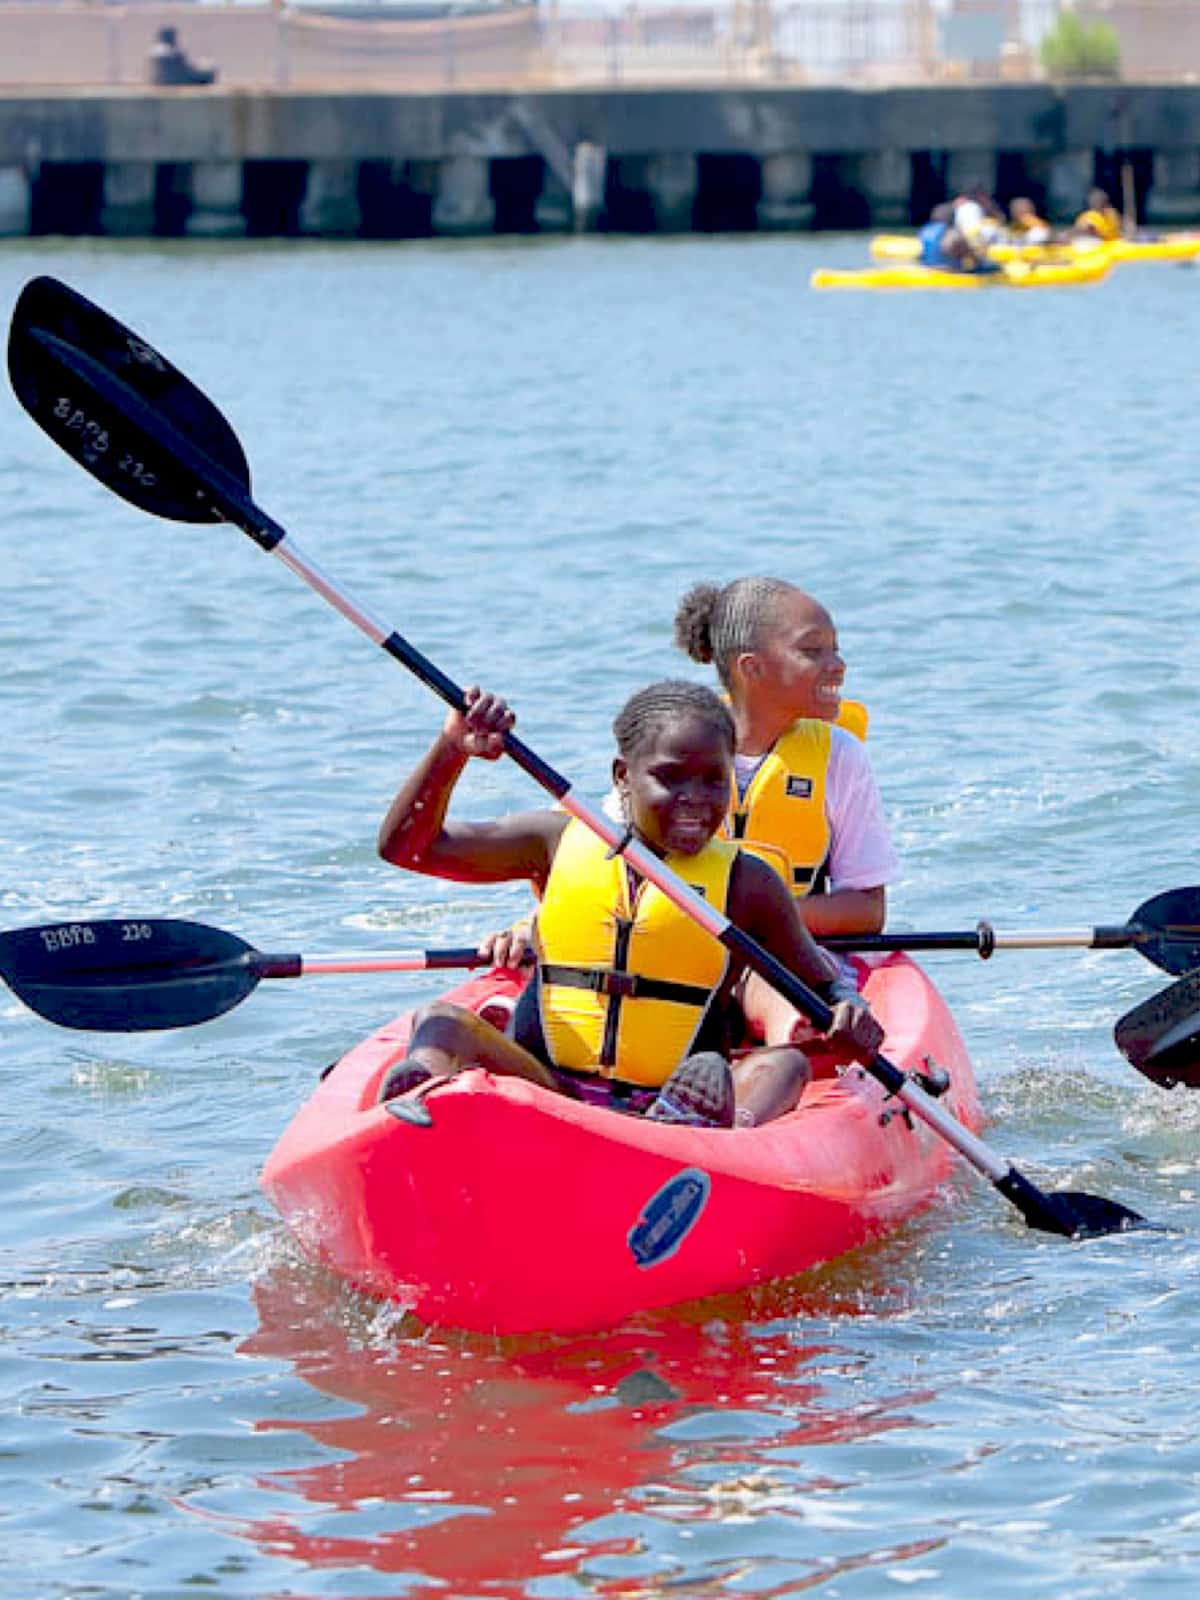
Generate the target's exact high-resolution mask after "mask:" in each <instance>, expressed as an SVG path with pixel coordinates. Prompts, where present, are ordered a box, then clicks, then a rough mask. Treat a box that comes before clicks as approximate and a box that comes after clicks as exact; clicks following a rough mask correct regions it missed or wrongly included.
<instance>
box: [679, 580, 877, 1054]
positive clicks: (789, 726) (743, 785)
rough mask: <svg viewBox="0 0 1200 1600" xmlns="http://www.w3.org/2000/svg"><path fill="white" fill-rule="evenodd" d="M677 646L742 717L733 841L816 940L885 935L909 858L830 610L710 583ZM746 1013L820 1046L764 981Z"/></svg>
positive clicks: (749, 585)
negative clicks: (900, 850)
mask: <svg viewBox="0 0 1200 1600" xmlns="http://www.w3.org/2000/svg"><path fill="white" fill-rule="evenodd" d="M675 642H676V644H677V645H678V646H679V647H680V648H681V649H682V650H684V651H685V652H686V654H687V655H689V656H690V657H691V658H692V660H693V661H700V662H705V663H710V662H711V663H712V664H713V665H714V666H715V667H716V670H717V676H718V678H719V679H720V682H721V685H722V687H723V689H724V690H725V693H726V695H727V696H728V700H729V707H730V711H731V713H732V715H733V721H734V727H735V729H736V739H737V744H736V753H735V756H734V767H733V774H732V782H731V789H730V798H729V811H728V816H727V818H726V822H725V825H724V828H723V831H724V832H725V833H726V834H728V835H730V836H731V837H732V838H734V839H737V840H740V841H741V842H743V843H745V844H746V845H747V846H748V847H750V848H751V849H753V850H756V851H759V852H760V853H761V854H762V855H763V856H764V858H765V859H766V860H767V861H769V862H770V863H771V864H772V865H773V866H774V867H775V868H776V870H777V871H778V872H779V874H780V876H781V878H782V879H783V881H784V883H785V884H786V885H787V887H788V889H789V890H790V892H791V894H792V895H793V897H794V898H795V900H796V903H797V905H798V906H799V909H800V914H801V916H802V917H803V919H804V922H805V924H806V926H807V928H808V930H809V932H810V933H811V934H812V935H813V936H814V938H816V939H818V940H819V939H820V938H821V937H822V935H834V934H845V935H853V934H856V933H864V934H865V933H878V932H880V931H881V930H882V928H883V925H884V923H885V921H886V919H887V885H888V884H889V883H892V882H894V881H895V879H896V878H897V877H898V876H899V862H898V860H897V858H896V852H895V849H894V847H893V844H892V837H891V832H890V830H889V828H888V824H887V819H886V816H885V814H884V809H883V803H882V800H881V798H880V794H879V788H878V785H877V783H876V781H875V774H874V771H873V770H872V767H871V761H870V757H869V756H868V754H867V750H866V747H865V743H864V741H865V739H866V734H867V725H868V715H867V709H866V707H865V706H864V705H862V704H861V703H860V702H859V701H856V700H846V699H843V697H842V684H843V682H844V681H845V676H846V664H845V662H844V660H843V659H842V655H841V652H840V650H839V648H838V636H837V629H836V628H835V626H834V622H833V618H832V617H831V616H830V614H829V612H828V611H827V610H826V609H825V607H824V606H823V605H821V604H820V602H819V601H817V600H814V599H813V597H812V596H811V595H809V594H806V593H805V592H804V590H802V589H799V588H797V587H796V586H795V584H792V583H788V582H787V581H786V580H784V579H782V578H761V577H746V578H738V579H735V581H734V582H733V583H730V584H726V585H725V587H724V588H717V587H716V586H715V585H713V584H704V583H702V584H696V585H695V586H694V587H693V588H691V589H689V590H688V592H687V593H686V594H685V595H684V596H683V598H682V599H681V600H680V602H679V607H678V610H677V612H676V616H675ZM843 976H844V977H846V978H849V977H850V971H849V969H848V968H843ZM743 1004H744V1007H745V1010H746V1015H747V1017H748V1019H749V1020H750V1022H751V1025H752V1028H753V1029H754V1031H755V1032H757V1033H758V1035H759V1036H760V1037H762V1038H764V1039H765V1040H766V1041H767V1042H768V1043H770V1044H779V1043H783V1042H785V1041H795V1040H797V1039H799V1040H805V1039H807V1038H808V1037H809V1036H810V1035H809V1028H808V1023H807V1019H806V1018H803V1017H801V1016H800V1015H799V1014H798V1013H797V1012H796V1011H795V1010H794V1009H793V1007H791V1006H790V1005H789V1004H788V1003H787V1001H785V1000H784V999H783V998H782V997H781V996H779V995H777V994H775V992H774V991H773V990H771V989H769V988H768V987H767V985H766V984H763V983H762V982H761V980H759V979H757V978H755V977H751V978H750V979H748V980H747V984H746V991H745V995H744V997H743Z"/></svg>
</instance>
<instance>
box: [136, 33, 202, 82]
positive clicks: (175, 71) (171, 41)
mask: <svg viewBox="0 0 1200 1600" xmlns="http://www.w3.org/2000/svg"><path fill="white" fill-rule="evenodd" d="M147 59H148V61H149V64H150V82H151V83H161V84H164V85H168V86H170V87H172V88H177V87H179V86H180V85H182V84H199V83H215V82H216V79H217V69H216V67H210V66H208V65H204V66H200V65H197V63H196V62H194V61H192V60H191V59H190V57H189V56H188V55H187V53H186V51H184V50H183V49H182V47H181V46H180V43H179V36H178V33H177V31H176V29H174V28H160V29H159V30H158V34H157V36H156V38H155V41H154V43H153V44H152V45H151V47H150V54H149V56H148V58H147Z"/></svg>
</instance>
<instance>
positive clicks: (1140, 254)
mask: <svg viewBox="0 0 1200 1600" xmlns="http://www.w3.org/2000/svg"><path fill="white" fill-rule="evenodd" d="M1097 250H1107V251H1108V253H1109V254H1110V255H1111V257H1112V259H1113V261H1192V260H1194V259H1195V258H1196V257H1197V256H1200V233H1165V234H1163V235H1162V236H1161V237H1159V238H1157V239H1117V240H1115V241H1114V242H1113V243H1112V244H1109V245H1104V244H1101V243H1100V241H1099V240H1092V239H1064V240H1062V241H1061V242H1060V243H1056V244H1012V243H1009V244H994V245H992V247H991V249H990V250H989V251H988V254H989V255H990V256H991V258H992V260H993V261H1062V260H1068V261H1075V260H1078V259H1079V258H1080V257H1081V256H1091V255H1094V254H1095V253H1096V251H1097ZM920 253H921V246H920V244H919V242H918V241H917V239H916V238H915V236H913V235H911V234H907V233H877V234H876V235H875V236H874V238H873V239H872V240H871V255H872V258H873V259H874V260H876V261H915V260H916V259H917V257H918V255H919V254H920Z"/></svg>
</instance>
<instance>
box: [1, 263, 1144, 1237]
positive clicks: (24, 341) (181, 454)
mask: <svg viewBox="0 0 1200 1600" xmlns="http://www.w3.org/2000/svg"><path fill="white" fill-rule="evenodd" d="M8 362H9V372H10V375H11V378H12V384H13V388H14V390H15V392H16V394H17V396H18V398H19V399H20V401H21V403H22V404H23V405H24V406H25V408H26V410H27V411H28V412H29V414H30V415H31V416H32V417H33V419H34V421H35V422H37V423H38V424H39V426H41V427H42V428H44V429H45V431H46V432H47V433H48V434H49V435H50V437H51V438H52V439H53V440H54V441H55V442H56V443H57V444H59V445H60V446H61V447H62V448H63V449H64V450H65V451H66V452H67V454H68V455H70V456H72V457H73V458H74V459H75V460H76V461H78V462H79V464H80V465H81V466H83V467H84V468H85V469H86V470H87V471H88V472H90V473H91V474H92V475H93V476H94V477H96V478H98V479H99V480H100V481H101V482H102V483H104V484H105V485H106V486H107V487H109V488H111V489H112V490H113V491H114V492H115V493H117V494H119V495H121V496H122V498H123V499H126V500H128V501H130V502H131V503H132V504H134V505H137V506H140V507H141V508H142V509H143V510H145V511H150V512H152V513H154V514H155V515H156V516H162V517H168V518H171V519H172V520H177V521H178V520H183V521H189V522H203V521H210V520H225V521H228V522H231V523H233V524H234V526H235V527H238V528H241V529H242V531H243V532H244V533H246V534H248V535H249V536H250V538H252V539H253V540H254V541H255V543H256V544H258V545H259V546H261V548H262V549H264V550H266V551H269V552H270V553H271V554H273V555H276V556H278V557H279V558H280V560H282V561H283V562H284V563H285V564H286V565H287V566H289V567H291V569H292V570H293V571H294V572H296V573H297V574H298V575H299V576H300V577H302V578H303V579H304V581H305V582H306V583H308V584H309V585H310V587H312V588H313V589H315V590H316V592H317V593H318V594H319V595H321V597H322V598H323V599H324V600H326V601H328V602H329V604H330V605H332V606H334V607H335V609H336V610H338V611H340V612H341V613H342V615H343V616H344V617H346V618H347V619H348V620H349V621H351V622H353V623H354V625H355V626H356V627H357V628H359V629H360V630H361V631H362V632H363V633H365V634H366V635H367V637H368V638H369V639H371V640H372V641H373V642H374V643H375V644H377V645H379V646H380V648H382V649H383V650H385V651H386V652H387V654H388V655H390V656H392V657H393V658H394V659H395V660H397V661H399V662H400V663H401V665H402V666H404V667H406V668H407V669H408V670H409V671H410V672H412V673H413V674H414V675H415V676H416V677H417V678H419V679H420V680H421V682H422V683H424V684H426V685H427V687H429V688H431V689H432V690H433V691H434V693H435V694H437V695H438V696H439V697H440V698H441V699H442V700H444V701H445V702H446V704H447V705H450V706H453V707H454V708H455V709H456V710H462V709H464V705H465V702H464V698H463V692H462V690H461V689H460V688H459V686H458V685H457V684H456V683H455V682H454V681H453V680H452V679H451V678H448V677H447V676H446V675H445V673H443V672H442V671H440V669H439V668H437V667H436V666H434V664H433V663H432V662H430V661H429V660H427V659H426V657H425V656H423V655H422V654H421V653H420V651H419V650H417V649H416V648H415V646H413V645H411V644H410V643H409V642H408V641H407V640H406V639H405V638H404V637H403V636H402V635H401V634H399V633H398V632H396V631H394V630H391V629H389V628H387V627H385V626H384V625H383V624H382V623H380V622H379V621H377V620H376V619H375V618H373V617H372V616H371V615H370V614H369V613H368V612H367V611H366V610H365V609H364V608H363V607H361V606H360V605H359V604H358V603H357V602H356V601H355V600H354V599H353V598H352V597H351V596H350V595H349V594H348V593H347V592H346V591H345V590H343V589H341V588H339V586H338V585H337V584H336V583H334V581H333V580H332V579H331V578H329V577H327V576H326V575H325V574H324V573H322V572H321V571H320V569H319V568H318V567H317V566H316V565H315V564H314V563H313V562H311V561H310V560H309V559H308V558H307V557H306V556H305V555H303V554H302V553H301V551H300V550H299V549H298V548H297V546H296V545H295V543H294V542H293V541H292V540H291V539H290V538H289V536H288V534H287V532H286V531H285V529H284V528H282V527H281V526H280V525H279V523H277V522H275V521H274V520H273V519H272V518H271V517H269V516H268V515H267V514H266V512H265V511H263V510H262V509H261V508H260V507H259V506H258V505H256V504H255V502H254V500H253V499H252V498H251V496H250V492H249V469H248V467H247V464H246V458H245V455H244V453H243V451H242V448H241V445H240V444H239V443H238V441H237V439H236V437H235V436H234V434H233V431H232V429H231V428H230V426H229V423H228V422H227V421H226V420H225V418H224V417H223V416H222V415H221V413H220V412H219V411H217V409H216V407H215V406H213V404H212V402H211V401H210V400H208V399H207V397H206V396H205V395H203V394H202V393H201V392H200V391H199V390H198V389H197V388H196V387H195V385H194V384H192V383H190V382H189V380H188V379H187V378H185V377H184V376H183V374H182V373H181V372H179V371H178V369H177V368H175V367H173V366H172V365H171V364H170V363H169V362H168V361H167V360H166V359H165V358H164V357H163V356H161V355H160V354H159V353H158V352H157V351H156V350H155V349H154V348H153V347H152V346H151V345H149V344H147V343H146V341H145V340H144V339H142V338H140V337H139V336H138V335H137V334H135V333H133V332H131V331H130V330H129V329H128V328H125V327H123V326H122V325H121V324H120V323H119V322H117V321H115V320H114V319H113V318H112V317H110V316H109V315H108V313H107V312H105V311H102V310H101V309H100V307H98V306H95V305H93V304H92V303H91V302H90V301H88V300H86V299H84V297H83V296H82V295H80V294H78V293H76V291H74V290H73V289H70V288H68V287H67V286H66V285H65V284H62V283H59V282H58V281H57V280H56V279H54V278H44V277H43V278H35V279H33V280H32V282H30V283H29V284H28V285H27V286H26V288H25V289H24V290H23V291H22V293H21V296H20V298H19V300H18V302H17V305H16V308H15V310H14V312H13V320H12V327H11V330H10V334H9V347H8ZM505 751H506V753H507V754H508V755H509V756H510V757H511V758H512V759H513V760H514V761H515V762H516V763H517V765H518V766H519V767H521V768H522V770H523V771H525V772H527V773H528V774H529V776H530V777H532V778H533V779H534V780H535V781H536V782H537V783H538V784H540V785H541V787H542V788H543V789H545V790H546V791H547V792H548V793H549V794H551V795H552V796H553V797H554V798H555V799H556V800H557V801H558V802H559V804H560V805H561V806H562V808H563V809H564V810H565V811H566V812H567V813H568V814H569V815H571V816H573V817H575V818H577V820H578V821H580V822H582V823H583V824H584V825H585V826H586V827H588V828H590V829H591V830H592V832H593V833H595V834H596V835H597V836H598V837H599V838H601V839H602V840H603V841H604V843H605V844H607V845H608V846H609V847H610V848H611V849H612V850H613V852H614V853H617V854H620V855H621V856H623V857H624V859H625V860H626V861H627V862H628V863H629V865H630V866H631V867H632V868H633V869H634V871H635V872H637V873H638V874H639V875H640V876H641V877H643V878H645V879H647V880H648V881H649V882H650V883H653V884H654V885H655V886H656V887H657V888H658V889H660V890H661V891H662V893H663V894H664V895H666V897H667V898H668V899H669V900H670V901H671V902H672V903H673V904H674V905H676V906H677V907H678V908H679V909H680V910H681V911H683V912H684V913H685V915H687V916H690V917H691V918H692V919H693V920H694V921H695V922H696V923H697V924H698V925H699V926H700V927H702V928H704V929H706V930H707V931H708V932H709V933H710V934H711V935H712V937H713V938H714V939H718V940H719V941H720V942H721V943H722V944H723V945H724V946H725V947H726V949H727V950H729V951H730V953H731V954H732V955H733V956H734V957H735V959H736V960H738V961H740V962H743V963H744V964H745V965H746V966H748V967H750V968H751V969H752V970H753V971H755V972H757V973H759V974H760V975H761V976H762V977H763V978H764V979H765V980H766V981H767V982H768V983H769V984H771V985H772V987H773V988H775V989H776V990H778V992H779V993H780V994H782V995H783V996H784V997H785V999H787V1000H789V1001H790V1002H791V1004H792V1005H794V1006H795V1007H796V1008H797V1009H798V1010H800V1011H803V1012H804V1013H805V1015H806V1016H808V1017H809V1018H810V1020H811V1021H812V1022H813V1023H814V1025H815V1026H816V1027H817V1028H818V1029H819V1030H820V1031H822V1032H824V1031H827V1030H828V1028H829V1026H830V1023H831V1021H832V1016H833V1014H832V1012H831V1010H830V1008H829V1007H828V1006H827V1005H826V1004H825V1002H824V1001H823V1000H822V999H821V998H820V996H819V995H817V994H815V993H814V992H813V991H812V990H811V989H809V988H808V987H807V986H806V985H805V984H803V983H802V982H801V981H800V980H799V979H798V978H797V977H796V976H795V974H794V973H791V972H789V971H787V969H786V968H784V967H783V966H781V965H780V963H779V962H777V961H776V960H774V958H773V957H772V956H771V955H770V954H769V953H768V952H767V951H766V950H764V949H763V948H762V947H761V946H760V945H758V944H757V943H756V942H755V941H754V940H753V939H751V938H749V937H748V936H747V935H746V934H745V933H743V932H742V931H741V929H739V928H737V927H735V926H734V925H733V924H732V923H731V922H730V921H729V919H728V918H727V917H726V916H725V915H724V914H723V913H722V912H720V911H718V910H717V909H716V908H715V907H713V906H712V905H710V904H709V903H708V902H707V901H705V900H704V899H703V898H702V897H701V896H700V895H698V894H696V892H695V891H694V890H693V889H691V888H689V887H688V885H687V884H685V883H684V882H683V880H682V879H681V878H679V877H677V876H676V875H675V874H674V873H673V872H672V871H671V870H670V869H669V868H668V867H667V866H666V865H665V863H664V862H663V861H662V860H660V858H659V857H658V856H656V855H655V854H654V853H653V851H651V850H648V849H647V848H646V847H645V846H644V845H642V844H641V843H640V841H638V840H637V839H636V838H633V837H632V836H631V835H630V834H629V833H628V832H627V831H626V830H624V829H623V828H622V827H621V826H620V824H618V823H616V822H614V821H613V820H612V819H611V818H610V817H608V816H606V815H605V814H604V812H603V811H601V810H600V809H599V807H596V806H592V805H590V804H589V803H588V802H586V801H584V800H581V799H579V798H577V797H576V795H575V794H574V792H573V790H572V788H571V785H570V783H569V782H568V781H567V779H566V778H564V777H562V776H561V775H560V774H559V773H558V772H556V771H555V770H554V768H553V767H551V766H550V765H548V763H546V762H545V761H543V760H542V759H541V757H540V756H538V755H536V754H535V753H534V752H533V751H532V750H530V749H529V748H528V746H527V745H525V744H524V743H523V742H522V741H521V740H520V739H518V738H517V737H516V736H515V735H514V734H512V733H509V734H506V735H505ZM867 1070H868V1071H869V1072H871V1074H872V1075H873V1076H874V1077H875V1078H876V1079H877V1080H878V1082H879V1083H881V1084H882V1085H883V1087H884V1088H885V1089H886V1090H887V1091H888V1094H889V1095H891V1096H894V1097H895V1098H896V1099H897V1100H899V1101H901V1102H902V1103H903V1104H904V1105H906V1106H907V1107H908V1109H909V1110H910V1111H912V1112H913V1114H914V1115H915V1116H918V1117H920V1118H921V1120H922V1121H923V1122H925V1123H927V1124H928V1126H930V1127H931V1128H933V1129H934V1131H935V1132H936V1133H938V1134H939V1135H940V1136H941V1137H942V1138H943V1139H945V1140H946V1142H947V1143H948V1144H950V1145H951V1146H952V1147H953V1148H954V1149H955V1150H957V1151H958V1152H959V1154H960V1155H961V1156H962V1157H963V1158H964V1159H965V1160H967V1161H969V1162H970V1163H971V1165H972V1166H974V1167H975V1169H976V1170H977V1171H978V1172H980V1173H982V1175H983V1176H984V1177H986V1178H987V1179H988V1180H989V1181H990V1182H991V1183H992V1185H993V1186H994V1187H995V1188H996V1189H997V1190H998V1191H999V1192H1000V1193H1001V1194H1002V1195H1003V1196H1004V1197H1005V1199H1007V1200H1008V1201H1010V1203H1011V1204H1012V1205H1013V1206H1015V1207H1016V1209H1017V1210H1018V1211H1020V1213H1021V1215H1022V1216H1023V1217H1024V1218H1025V1221H1026V1222H1027V1223H1028V1224H1029V1226H1030V1227H1032V1228H1038V1229H1040V1230H1042V1231H1043V1232H1047V1233H1054V1234H1059V1235H1063V1236H1065V1237H1068V1238H1076V1239H1078V1238H1089V1237H1094V1236H1098V1235H1102V1234H1109V1233H1119V1232H1123V1231H1125V1230H1127V1229H1130V1228H1135V1227H1143V1226H1150V1224H1148V1223H1147V1222H1146V1219H1145V1218H1144V1217H1141V1216H1139V1215H1138V1213H1137V1212H1136V1211H1132V1210H1130V1209H1129V1208H1128V1207H1127V1206H1123V1205H1120V1204H1118V1203H1117V1202H1116V1201H1112V1200H1107V1199H1104V1198H1103V1197H1102V1196H1100V1195H1092V1194H1087V1193H1084V1192H1082V1191H1078V1190H1071V1191H1067V1190H1059V1191H1057V1192H1054V1193H1047V1192H1045V1191H1043V1190H1041V1189H1039V1188H1038V1187H1037V1186H1036V1185H1035V1184H1033V1183H1032V1182H1031V1181H1030V1180H1029V1179H1028V1178H1026V1177H1025V1176H1024V1175H1023V1174H1022V1173H1021V1172H1019V1171H1018V1170H1017V1168H1016V1167H1015V1166H1013V1165H1012V1164H1011V1163H1009V1162H1007V1161H1004V1160H1002V1159H1001V1158H1000V1157H998V1156H997V1155H995V1154H994V1152H993V1151H992V1150H991V1149H990V1148H989V1147H988V1146H987V1145H986V1144H985V1143H984V1142H983V1141H982V1140H981V1139H979V1138H977V1137H976V1136H975V1135H974V1134H973V1133H971V1132H970V1130H969V1129H967V1128H964V1127H963V1125H962V1124H961V1123H960V1122H959V1121H958V1120H957V1119H956V1118H955V1117H953V1116H952V1115H951V1114H950V1113H949V1112H948V1111H947V1110H946V1109H945V1107H944V1106H942V1105H940V1104H939V1103H938V1101H937V1100H935V1099H933V1098H932V1097H931V1096H930V1095H929V1094H927V1093H926V1092H925V1090H923V1089H922V1088H921V1087H920V1086H919V1085H918V1084H917V1083H915V1082H914V1081H913V1080H912V1079H911V1078H909V1076H908V1075H907V1074H906V1073H904V1072H902V1071H901V1070H900V1069H899V1068H898V1067H897V1066H895V1065H894V1064H893V1063H892V1062H890V1061H888V1060H887V1059H886V1057H884V1056H877V1057H876V1058H875V1060H874V1061H873V1062H871V1063H870V1064H869V1065H868V1067H867Z"/></svg>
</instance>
